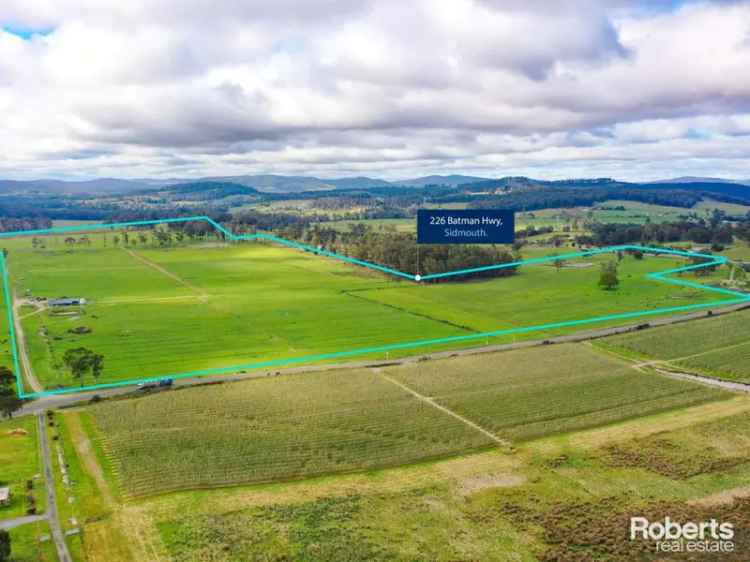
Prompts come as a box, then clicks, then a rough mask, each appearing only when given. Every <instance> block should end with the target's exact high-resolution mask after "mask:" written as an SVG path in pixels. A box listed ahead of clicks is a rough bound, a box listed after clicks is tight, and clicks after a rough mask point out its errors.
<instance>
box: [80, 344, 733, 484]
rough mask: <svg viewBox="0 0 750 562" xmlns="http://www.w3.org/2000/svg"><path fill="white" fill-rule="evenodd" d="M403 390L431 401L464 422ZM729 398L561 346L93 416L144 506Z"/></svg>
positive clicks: (106, 409)
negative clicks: (190, 492)
mask: <svg viewBox="0 0 750 562" xmlns="http://www.w3.org/2000/svg"><path fill="white" fill-rule="evenodd" d="M384 373H385V376H383V374H384ZM391 377H393V378H391ZM394 379H395V381H396V382H394ZM399 383H400V384H406V385H407V387H409V388H412V389H414V390H416V391H417V392H418V393H422V394H424V395H431V396H434V397H436V399H437V401H438V402H439V403H440V404H442V405H444V406H447V407H448V408H449V409H451V410H455V411H456V412H457V413H458V414H460V415H462V416H465V418H466V419H467V420H468V423H467V422H465V421H462V420H460V419H457V418H456V417H455V416H454V415H452V414H451V413H449V412H446V411H444V410H441V409H439V408H438V407H435V406H434V405H433V404H430V403H429V402H428V401H425V400H424V399H419V398H418V397H415V396H414V395H413V394H412V393H410V392H408V391H407V389H404V388H403V387H402V386H400V384H399ZM728 396H729V395H727V394H725V393H722V392H718V391H715V390H712V389H708V388H705V387H703V386H699V385H694V384H691V383H684V382H680V381H673V380H670V379H666V378H663V377H659V376H656V375H654V376H651V375H644V374H641V373H638V372H636V371H634V370H633V369H632V368H629V367H628V366H627V364H626V363H624V362H621V361H619V360H617V359H613V358H610V357H607V356H603V355H599V354H598V353H597V352H596V351H594V350H592V349H590V348H589V347H585V346H582V345H567V346H560V347H555V348H550V349H545V348H536V349H532V350H521V351H513V352H506V353H500V354H493V355H482V356H476V357H465V358H452V359H449V360H444V361H434V362H419V363H416V364H412V365H409V366H405V367H403V368H389V369H384V370H383V371H381V370H379V369H371V370H354V371H352V370H341V371H329V372H322V373H312V374H303V375H281V376H278V377H271V378H260V379H255V380H250V381H244V382H239V383H228V384H224V385H216V386H210V387H204V388H195V389H187V390H180V391H179V392H169V393H162V394H156V395H153V396H148V397H144V398H142V399H139V400H128V401H116V402H112V403H104V404H100V405H98V406H95V407H93V408H92V409H91V413H92V415H93V419H94V421H95V424H96V426H97V427H98V429H99V431H100V432H101V436H102V438H103V442H104V443H105V448H106V450H107V451H108V452H109V454H110V457H111V459H112V463H113V467H114V468H115V471H116V473H118V474H119V476H120V481H121V486H122V488H123V490H124V492H125V493H126V494H127V495H130V496H142V495H149V494H154V493H158V492H163V491H167V490H174V489H181V488H198V487H206V486H216V485H229V484H238V483H244V482H265V481H272V480H278V479H281V480H283V479H293V478H300V477H305V476H312V475H317V474H324V473H330V472H348V471H353V470H361V469H371V468H377V467H383V466H391V465H398V464H405V463H409V462H414V461H419V460H424V459H428V458H433V457H440V456H446V455H454V454H458V453H463V452H467V451H471V450H474V449H478V448H482V447H488V446H497V442H495V441H493V439H491V438H490V436H488V435H487V434H486V433H484V432H483V431H482V430H481V429H478V428H477V427H476V426H473V425H472V422H474V423H478V424H480V425H481V426H483V428H484V429H489V430H490V431H495V432H497V434H498V435H499V436H501V437H509V438H512V439H527V438H530V437H537V436H540V435H546V434H551V433H557V432H564V431H569V430H572V429H579V428H582V427H591V426H596V425H602V424H607V423H612V422H615V421H618V420H622V419H626V418H631V417H637V416H642V415H646V414H650V413H654V412H659V411H664V410H669V409H672V408H678V407H682V406H687V405H694V404H699V403H702V402H707V401H711V400H719V399H724V398H727V397H728Z"/></svg>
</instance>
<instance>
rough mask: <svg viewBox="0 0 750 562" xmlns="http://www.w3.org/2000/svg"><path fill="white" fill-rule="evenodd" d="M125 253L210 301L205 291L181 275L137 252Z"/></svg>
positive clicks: (128, 251) (129, 251)
mask: <svg viewBox="0 0 750 562" xmlns="http://www.w3.org/2000/svg"><path fill="white" fill-rule="evenodd" d="M123 249H124V248H123ZM125 251H126V252H127V253H128V254H130V256H131V257H133V258H135V259H136V260H138V261H139V262H141V263H142V264H144V265H146V266H148V267H150V268H151V269H153V270H155V271H158V272H159V273H161V274H162V275H166V276H167V277H169V278H170V279H172V280H174V281H177V282H178V283H179V284H180V285H183V286H184V287H187V288H188V289H190V290H191V291H193V292H194V293H196V294H198V295H200V297H201V298H202V299H203V300H204V301H205V300H208V293H206V292H205V291H203V290H202V289H200V288H198V287H196V286H195V285H193V284H192V283H190V282H189V281H186V280H185V279H183V278H182V277H180V276H179V275H177V274H175V273H172V272H171V271H169V270H168V269H166V268H164V267H162V266H160V265H159V264H158V263H156V262H153V261H151V260H150V259H148V258H147V257H145V256H142V255H140V254H139V253H137V252H136V251H135V250H125Z"/></svg>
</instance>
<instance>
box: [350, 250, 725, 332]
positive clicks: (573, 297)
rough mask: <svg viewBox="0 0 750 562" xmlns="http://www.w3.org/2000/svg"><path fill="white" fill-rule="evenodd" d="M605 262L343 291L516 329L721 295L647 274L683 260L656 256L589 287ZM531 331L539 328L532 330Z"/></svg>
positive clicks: (475, 328) (470, 328) (425, 313)
mask: <svg viewBox="0 0 750 562" xmlns="http://www.w3.org/2000/svg"><path fill="white" fill-rule="evenodd" d="M522 253H523V257H524V258H527V257H537V255H550V254H551V253H550V250H549V249H546V250H545V251H537V252H536V253H534V252H531V253H529V252H522ZM527 254H528V255H527ZM613 259H615V258H614V257H613V256H612V255H601V256H596V257H584V258H577V259H575V260H569V261H566V262H565V264H564V265H563V267H561V268H559V269H558V268H556V267H554V266H553V265H552V264H540V265H525V266H521V267H520V269H519V272H518V273H517V274H516V275H513V276H511V277H507V278H498V279H493V280H489V281H474V282H468V283H437V284H430V285H414V284H401V285H398V286H393V287H384V288H377V289H370V290H365V291H357V292H351V294H352V295H356V296H357V298H360V299H363V300H368V301H372V302H378V303H381V304H383V305H386V306H389V307H393V308H396V309H399V310H403V311H404V312H408V313H409V314H414V315H419V316H422V317H429V318H433V319H435V320H436V321H439V322H444V323H449V324H451V325H455V326H461V327H462V328H463V329H464V330H466V331H467V332H485V331H490V330H498V329H510V328H519V327H524V326H534V325H541V324H547V323H554V322H562V321H567V320H575V319H583V318H590V317H595V316H606V315H609V314H614V313H618V312H630V311H639V310H651V309H656V308H667V307H674V306H681V305H685V304H691V303H696V302H710V301H712V300H720V299H721V298H722V296H721V295H712V294H711V293H706V292H703V291H700V290H697V289H691V288H680V287H675V286H670V285H668V284H665V283H659V282H656V281H653V280H650V279H647V278H646V277H645V275H646V274H647V273H649V272H653V271H660V270H665V269H669V268H672V267H679V266H680V265H681V264H682V265H684V262H681V261H679V260H674V259H667V258H657V257H647V258H645V259H643V260H636V259H635V258H632V257H629V256H626V257H625V258H624V259H623V260H622V262H621V263H620V264H619V278H620V286H619V288H618V289H617V290H614V291H603V290H602V289H600V288H599V287H598V286H597V281H598V279H599V271H600V264H601V263H604V262H606V261H611V260H613ZM691 278H692V277H691ZM601 325H603V324H596V326H601ZM568 331H570V330H569V329H568ZM539 336H540V334H539V333H536V334H534V335H533V337H539Z"/></svg>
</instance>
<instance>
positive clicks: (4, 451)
mask: <svg viewBox="0 0 750 562" xmlns="http://www.w3.org/2000/svg"><path fill="white" fill-rule="evenodd" d="M14 430H18V433H17V434H16V433H12V432H13V431H14ZM23 432H25V434H24V433H23ZM37 474H41V464H40V460H39V452H38V448H37V428H36V418H34V417H33V416H27V417H24V418H18V419H14V420H10V421H4V422H2V423H0V486H10V490H11V504H10V506H8V507H0V519H11V518H13V517H20V516H22V515H26V510H27V508H28V507H29V504H28V501H27V500H26V496H27V494H28V492H27V489H26V482H27V481H29V480H31V481H33V483H34V488H33V491H32V493H33V496H34V498H35V501H36V506H37V513H44V509H45V505H46V498H47V496H46V495H45V493H44V480H43V479H41V478H39V479H37V478H34V477H35V476H36V475H37Z"/></svg>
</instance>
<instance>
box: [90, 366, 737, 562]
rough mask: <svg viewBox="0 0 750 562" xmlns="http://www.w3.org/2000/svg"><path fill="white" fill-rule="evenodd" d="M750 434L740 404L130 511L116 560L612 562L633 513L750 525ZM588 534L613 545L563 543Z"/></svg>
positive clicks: (162, 501)
mask: <svg viewBox="0 0 750 562" xmlns="http://www.w3.org/2000/svg"><path fill="white" fill-rule="evenodd" d="M277 380H279V379H277ZM175 394H179V393H175ZM140 402H143V401H142V400H141V401H140ZM104 406H105V404H101V405H99V406H97V407H104ZM87 410H88V409H87ZM749 437H750V399H748V398H747V397H744V396H735V397H732V398H730V399H728V400H722V401H719V402H709V403H705V404H700V405H695V406H692V407H688V408H681V409H675V410H670V411H666V412H661V413H657V414H653V415H648V416H645V417H639V418H637V419H629V420H624V421H619V422H616V423H611V424H606V425H604V426H602V427H597V428H593V429H589V430H585V431H575V432H573V433H565V434H562V435H560V434H553V435H549V436H547V437H543V438H538V439H534V440H531V441H528V442H523V443H520V444H519V445H517V447H516V449H515V451H514V453H513V454H508V453H507V452H505V451H501V450H499V449H493V450H489V451H485V452H479V453H474V454H471V455H463V456H459V457H455V458H451V459H446V460H439V461H436V462H429V463H418V464H413V465H409V466H403V467H398V468H389V469H384V470H368V471H367V472H362V473H356V474H342V475H336V476H327V477H325V478H314V479H307V480H303V481H299V482H290V483H285V484H283V485H280V484H261V485H254V486H246V487H242V486H240V487H233V488H222V489H213V490H208V489H206V490H189V491H182V492H176V493H171V494H165V495H159V496H155V497H149V498H144V499H140V500H138V501H137V502H133V501H126V502H125V503H124V504H123V505H122V506H121V508H120V515H119V516H118V518H117V520H119V521H122V522H123V525H127V528H129V529H137V531H138V533H139V535H138V536H139V540H138V541H131V542H129V543H127V546H128V547H129V548H130V549H131V550H132V552H131V553H130V556H129V557H128V556H127V555H125V554H124V553H123V554H121V556H118V557H116V558H109V559H108V560H113V561H116V562H125V561H129V560H144V559H160V560H163V561H175V562H176V561H180V562H182V561H192V562H207V561H209V560H210V561H213V562H230V561H236V560H243V561H244V560H267V559H282V560H283V559H290V560H309V561H311V562H344V561H347V562H360V561H361V562H364V561H368V562H369V561H385V560H389V561H404V562H406V561H412V560H425V559H428V560H436V561H444V562H447V561H451V560H488V561H501V560H503V561H505V560H509V559H514V560H524V561H534V560H540V559H541V560H547V559H549V560H552V559H555V556H559V555H560V554H561V552H562V549H568V550H569V549H570V547H572V548H574V549H576V550H577V551H578V552H580V553H581V554H585V555H587V556H588V557H590V558H592V559H600V558H604V559H606V558H607V557H608V556H614V555H615V553H616V552H618V551H619V552H623V549H624V548H626V547H627V545H623V544H622V543H621V539H620V538H619V537H620V536H622V535H623V534H622V532H621V530H622V525H623V523H622V520H623V519H624V520H625V521H627V517H628V516H629V514H631V513H634V512H637V513H644V512H645V513H647V514H649V515H652V516H653V519H654V520H656V519H658V518H660V517H661V518H663V516H664V515H665V514H669V515H671V516H674V515H675V514H680V515H684V516H685V517H686V518H688V519H690V520H692V519H696V520H703V519H706V518H710V517H712V516H713V517H721V518H722V519H723V520H727V518H731V521H733V522H736V523H737V525H738V526H742V528H746V524H745V522H746V521H747V498H746V492H743V490H745V491H746V490H747V489H748V486H750V471H748V466H750V449H748V442H749V441H748V438H749ZM707 444H710V445H707ZM638 451H640V452H642V454H636V453H637V452H638ZM134 521H137V522H138V523H137V527H132V526H131V525H132V524H133V522H134ZM591 525H594V526H595V532H596V533H597V534H600V535H602V536H603V537H605V538H606V540H604V541H602V542H590V541H588V540H587V539H588V535H584V536H579V535H576V534H571V533H569V532H566V530H567V529H570V528H572V527H574V528H585V527H588V526H591ZM416 530H419V532H416ZM87 536H88V535H87ZM560 539H562V540H560ZM578 539H580V541H579V542H576V541H577V540H578ZM741 540H743V541H744V540H745V539H744V538H742V539H741ZM742 544H744V542H743V543H742ZM353 545H356V547H354V546H353ZM99 546H102V545H99ZM626 552H629V551H627V550H626ZM90 555H91V556H95V555H96V552H94V551H93V550H92V551H91V552H90ZM545 556H546V558H545ZM615 559H618V558H615ZM618 560H619V559H618ZM730 560H735V559H732V558H730ZM736 560H737V561H738V562H739V560H741V558H736Z"/></svg>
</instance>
